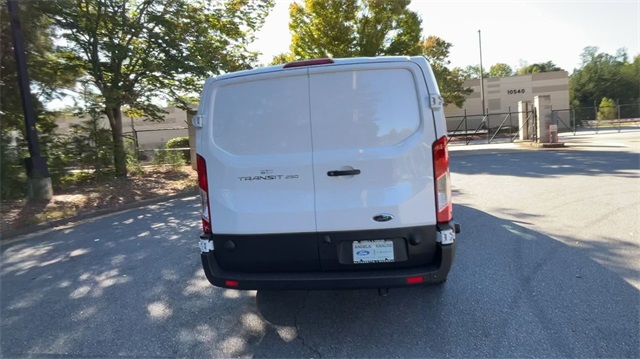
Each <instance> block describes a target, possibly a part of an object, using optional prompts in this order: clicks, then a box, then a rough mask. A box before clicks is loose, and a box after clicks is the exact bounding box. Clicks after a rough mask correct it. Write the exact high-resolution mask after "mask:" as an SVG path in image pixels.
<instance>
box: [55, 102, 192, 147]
mask: <svg viewBox="0 0 640 359" xmlns="http://www.w3.org/2000/svg"><path fill="white" fill-rule="evenodd" d="M164 110H165V111H166V112H167V113H166V114H165V117H164V121H162V122H154V121H145V120H143V119H140V118H134V119H132V118H130V117H127V116H123V119H122V127H123V128H122V130H123V132H124V134H125V135H132V133H133V130H132V129H135V131H136V133H137V137H138V144H139V146H140V148H141V149H154V148H159V147H162V148H163V147H164V145H165V143H166V142H167V141H168V140H170V139H172V138H175V137H186V136H187V135H188V130H187V127H188V124H187V112H186V111H184V110H181V109H179V108H177V107H168V108H165V109H164ZM87 119H88V118H81V117H71V118H60V119H58V120H57V122H56V123H57V124H58V128H57V129H56V132H58V133H68V132H69V130H70V129H71V126H72V125H73V124H80V123H82V122H83V121H86V120H87ZM99 124H100V126H101V127H102V128H110V126H109V120H108V119H107V118H106V116H104V117H103V118H101V119H100V121H99Z"/></svg>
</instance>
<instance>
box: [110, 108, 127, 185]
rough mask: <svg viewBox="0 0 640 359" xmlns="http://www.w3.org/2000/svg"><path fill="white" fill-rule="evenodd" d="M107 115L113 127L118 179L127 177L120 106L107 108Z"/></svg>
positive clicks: (114, 160) (114, 155)
mask: <svg viewBox="0 0 640 359" xmlns="http://www.w3.org/2000/svg"><path fill="white" fill-rule="evenodd" d="M106 113H107V118H108V119H109V124H110V125H111V137H112V139H113V164H114V166H115V168H116V177H127V154H126V152H125V151H124V139H123V137H122V111H121V110H120V106H117V105H116V106H107V108H106Z"/></svg>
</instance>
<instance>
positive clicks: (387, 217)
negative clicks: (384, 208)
mask: <svg viewBox="0 0 640 359" xmlns="http://www.w3.org/2000/svg"><path fill="white" fill-rule="evenodd" d="M392 219H393V216H392V215H391V214H389V213H380V214H378V215H375V216H373V220H374V221H376V222H388V221H390V220H392Z"/></svg>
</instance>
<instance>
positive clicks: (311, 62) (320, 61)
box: [282, 58, 333, 69]
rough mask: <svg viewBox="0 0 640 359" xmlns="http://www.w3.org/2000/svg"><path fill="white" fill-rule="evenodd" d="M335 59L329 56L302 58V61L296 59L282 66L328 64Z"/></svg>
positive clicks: (286, 67) (285, 67)
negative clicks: (311, 58) (310, 58)
mask: <svg viewBox="0 0 640 359" xmlns="http://www.w3.org/2000/svg"><path fill="white" fill-rule="evenodd" d="M332 63H333V60H332V59H329V58H324V59H313V60H302V61H294V62H288V63H286V64H284V66H283V67H282V68H284V69H288V68H292V67H303V66H314V65H327V64H332Z"/></svg>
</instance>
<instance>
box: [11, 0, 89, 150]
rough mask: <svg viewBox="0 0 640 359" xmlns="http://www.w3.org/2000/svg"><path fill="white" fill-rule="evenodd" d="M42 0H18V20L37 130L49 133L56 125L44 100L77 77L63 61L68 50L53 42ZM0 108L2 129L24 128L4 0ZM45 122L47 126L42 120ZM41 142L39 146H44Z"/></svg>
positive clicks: (51, 29) (53, 95) (55, 96)
mask: <svg viewBox="0 0 640 359" xmlns="http://www.w3.org/2000/svg"><path fill="white" fill-rule="evenodd" d="M45 3H46V2H44V1H20V6H19V20H20V25H21V28H22V30H23V35H24V42H25V52H26V58H27V67H28V72H29V79H30V81H31V89H32V103H33V106H34V109H35V112H36V117H37V120H38V130H39V131H41V133H43V132H44V134H45V135H46V134H50V133H51V132H52V130H53V128H54V127H55V125H54V126H53V127H52V126H49V125H51V124H54V123H53V121H52V119H51V116H50V114H49V113H47V112H46V111H45V110H44V107H43V105H42V104H43V102H45V101H48V100H50V99H53V98H57V97H60V96H61V91H62V90H64V89H68V88H71V87H72V86H73V85H74V83H75V80H76V78H77V77H78V76H79V72H78V69H74V68H71V67H70V66H69V65H68V63H67V62H66V56H67V53H66V52H65V51H64V50H62V49H60V48H59V47H57V46H55V45H54V42H53V39H52V38H53V32H54V27H53V26H52V25H53V24H52V21H51V19H50V18H49V17H48V15H47V13H46V11H45V8H46V4H45ZM0 19H1V21H0V68H1V69H2V77H1V78H0V108H1V109H2V121H1V127H2V132H3V133H6V132H8V131H19V132H21V133H22V134H23V137H24V131H25V125H24V113H23V109H22V101H21V97H20V91H19V88H18V71H17V66H16V61H15V57H14V52H13V41H12V37H11V31H10V21H9V15H8V10H7V4H6V1H3V2H1V3H0ZM44 121H47V122H48V124H47V126H43V124H42V123H43V122H44ZM45 146H46V144H45V145H43V146H42V147H45Z"/></svg>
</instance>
